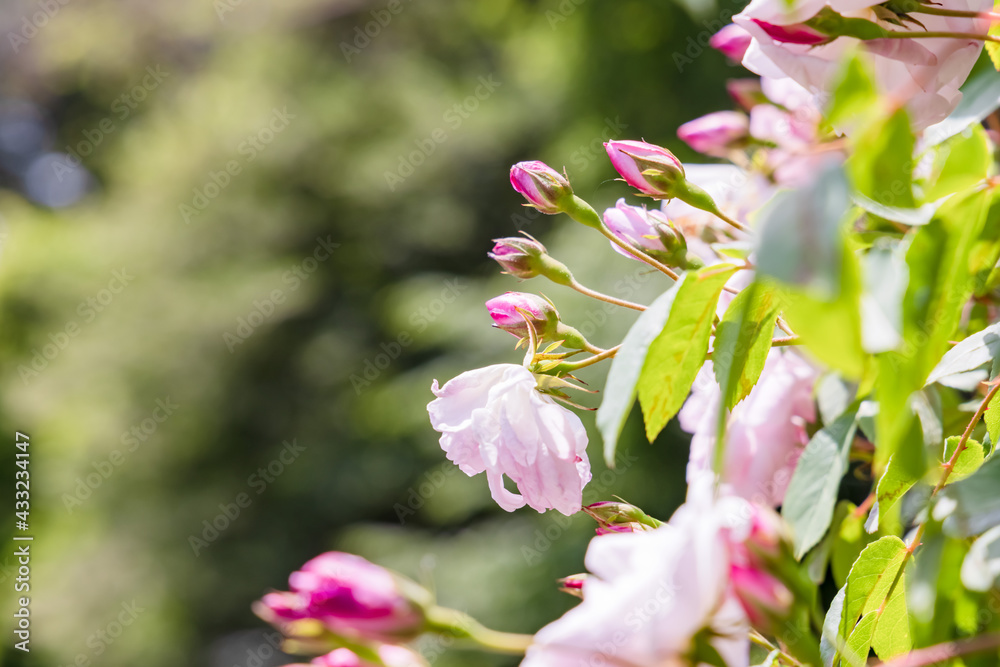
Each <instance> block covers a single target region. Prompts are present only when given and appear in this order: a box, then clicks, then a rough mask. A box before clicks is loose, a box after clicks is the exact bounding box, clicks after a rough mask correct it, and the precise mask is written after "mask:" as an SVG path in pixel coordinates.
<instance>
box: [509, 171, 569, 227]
mask: <svg viewBox="0 0 1000 667" xmlns="http://www.w3.org/2000/svg"><path fill="white" fill-rule="evenodd" d="M510 184H511V185H512V186H513V187H514V189H515V190H517V191H518V192H520V193H521V195H522V196H524V198H525V199H527V200H528V204H530V205H531V206H534V207H535V208H537V209H538V210H539V211H541V212H542V213H546V214H548V215H555V214H556V213H560V212H562V210H563V209H562V206H561V202H562V201H563V200H564V199H565V198H567V197H571V196H572V195H573V188H572V187H570V184H569V181H567V180H566V177H565V176H563V175H562V174H560V173H559V172H558V171H556V170H555V169H553V168H552V167H550V166H549V165H547V164H545V163H544V162H539V161H538V160H532V161H530V162H518V163H517V164H515V165H514V166H513V167H511V168H510Z"/></svg>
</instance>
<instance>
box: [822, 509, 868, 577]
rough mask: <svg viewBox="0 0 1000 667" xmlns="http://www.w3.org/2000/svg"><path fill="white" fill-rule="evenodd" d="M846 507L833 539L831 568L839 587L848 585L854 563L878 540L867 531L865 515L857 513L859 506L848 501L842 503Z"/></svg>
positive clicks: (835, 527) (835, 526)
mask: <svg viewBox="0 0 1000 667" xmlns="http://www.w3.org/2000/svg"><path fill="white" fill-rule="evenodd" d="M841 505H843V506H844V510H845V512H844V519H843V521H841V522H840V525H839V526H838V525H836V524H834V529H835V530H836V535H835V536H834V539H833V548H832V551H831V554H830V567H831V569H832V570H833V581H834V583H836V584H837V585H838V586H843V585H844V584H845V583H847V577H848V575H849V574H850V573H851V568H852V567H854V562H855V561H856V560H857V559H858V556H860V555H861V552H862V551H863V550H864V548H865V547H867V546H868V545H869V544H871V543H872V542H874V541H875V540H876V539H878V537H877V536H875V535H870V534H869V533H868V532H867V531H866V530H865V514H864V513H863V512H862V513H861V514H858V513H857V509H858V508H857V506H856V505H855V504H854V503H852V502H850V501H847V500H842V501H840V504H839V505H838V511H839V508H840V506H841Z"/></svg>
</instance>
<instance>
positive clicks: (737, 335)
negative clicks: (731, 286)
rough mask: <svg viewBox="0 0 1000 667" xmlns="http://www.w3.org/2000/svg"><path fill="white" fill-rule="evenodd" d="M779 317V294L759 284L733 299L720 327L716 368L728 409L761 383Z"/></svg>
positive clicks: (715, 355)
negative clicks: (776, 320)
mask: <svg viewBox="0 0 1000 667" xmlns="http://www.w3.org/2000/svg"><path fill="white" fill-rule="evenodd" d="M777 317H778V296H777V294H776V293H775V292H774V290H772V289H769V288H768V287H767V286H766V285H763V284H761V283H758V282H755V283H753V284H752V285H750V286H749V287H746V288H744V289H743V291H741V292H740V293H739V294H738V295H737V296H736V298H735V299H733V301H732V303H730V304H729V307H728V308H727V309H726V313H725V315H724V316H723V317H722V321H721V322H720V323H719V326H717V327H716V329H715V343H714V346H713V348H714V349H713V351H712V367H713V369H714V370H715V378H716V379H717V380H718V382H719V386H720V387H721V388H722V396H723V399H724V403H725V405H726V407H727V408H730V409H732V408H733V406H735V405H736V404H737V403H739V402H740V401H742V400H743V399H744V398H746V397H747V394H749V393H750V390H751V389H753V387H754V385H755V384H757V380H758V378H760V373H761V371H762V370H764V362H765V361H767V353H768V352H769V351H770V349H771V336H772V334H773V333H774V322H775V319H776V318H777Z"/></svg>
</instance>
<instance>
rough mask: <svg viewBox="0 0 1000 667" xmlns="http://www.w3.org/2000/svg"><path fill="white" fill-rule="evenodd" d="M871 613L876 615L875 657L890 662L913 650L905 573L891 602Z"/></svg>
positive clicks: (873, 646)
mask: <svg viewBox="0 0 1000 667" xmlns="http://www.w3.org/2000/svg"><path fill="white" fill-rule="evenodd" d="M871 613H873V614H875V632H874V634H873V635H872V648H873V649H874V650H875V655H877V656H878V657H879V658H881V659H882V660H889V659H890V658H894V657H896V656H897V655H902V654H903V653H906V652H908V651H909V650H910V649H911V648H913V638H912V637H911V635H910V615H909V612H908V611H907V609H906V574H905V573H901V574H900V575H899V581H898V582H896V586H895V588H893V590H892V594H891V595H890V596H889V601H888V602H886V603H885V604H884V605H882V606H881V607H880V608H879V609H878V610H876V611H873V612H871Z"/></svg>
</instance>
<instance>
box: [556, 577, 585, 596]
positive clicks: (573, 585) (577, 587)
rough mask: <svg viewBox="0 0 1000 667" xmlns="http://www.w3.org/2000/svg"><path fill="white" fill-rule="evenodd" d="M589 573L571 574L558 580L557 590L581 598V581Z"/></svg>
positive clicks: (583, 580) (582, 581)
mask: <svg viewBox="0 0 1000 667" xmlns="http://www.w3.org/2000/svg"><path fill="white" fill-rule="evenodd" d="M589 576H590V575H589V574H571V575H570V576H568V577H563V578H562V579H560V580H559V590H561V591H562V592H563V593H569V594H570V595H572V596H573V597H578V598H580V599H581V600H582V599H583V583H584V582H585V581H587V578H588V577H589Z"/></svg>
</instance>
